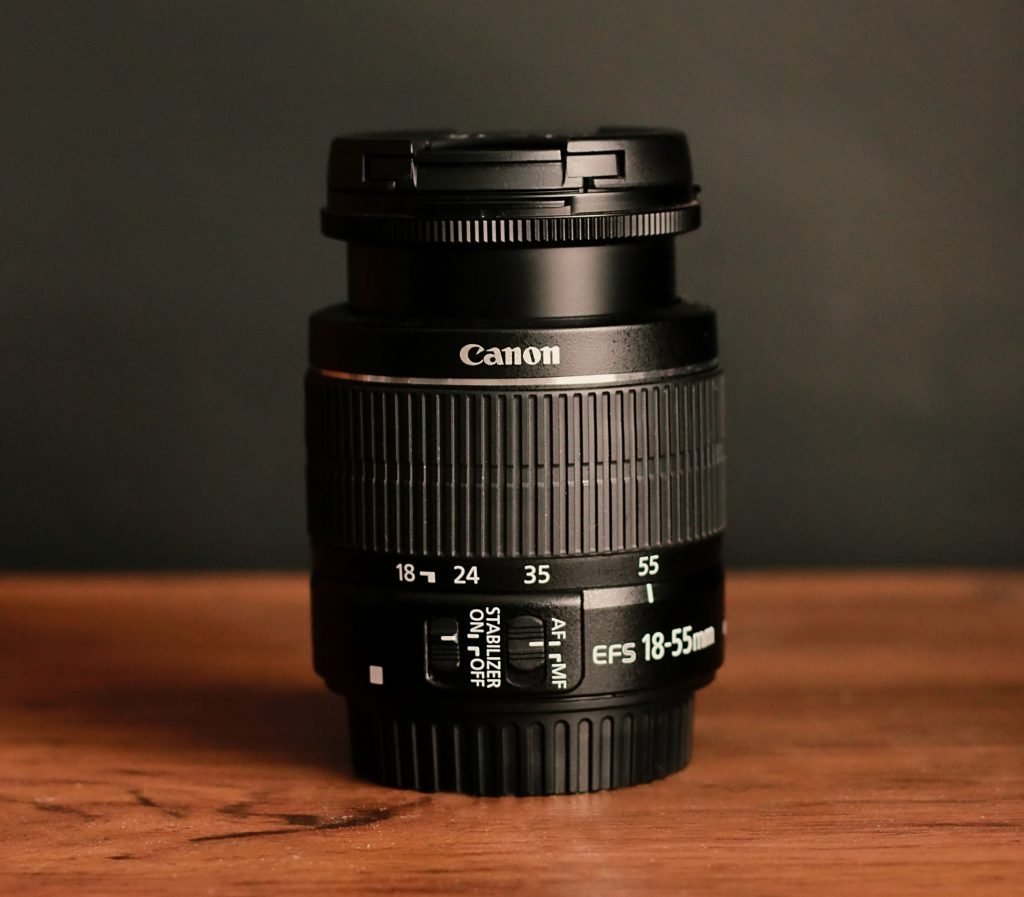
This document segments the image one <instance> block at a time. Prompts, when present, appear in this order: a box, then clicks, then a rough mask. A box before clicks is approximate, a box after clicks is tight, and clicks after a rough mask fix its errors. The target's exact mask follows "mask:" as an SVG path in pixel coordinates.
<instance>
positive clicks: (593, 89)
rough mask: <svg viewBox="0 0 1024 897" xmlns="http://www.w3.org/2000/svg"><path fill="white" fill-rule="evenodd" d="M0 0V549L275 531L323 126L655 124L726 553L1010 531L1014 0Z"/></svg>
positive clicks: (9, 560) (328, 278) (83, 547)
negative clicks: (679, 235) (664, 152)
mask: <svg viewBox="0 0 1024 897" xmlns="http://www.w3.org/2000/svg"><path fill="white" fill-rule="evenodd" d="M15 6H16V5H15V4H5V5H4V7H3V12H2V13H0V113H2V118H0V165H2V171H0V376H2V380H0V488H2V493H0V566H7V567H37V568H38V567H53V568H102V567H112V568H117V567H154V566H155V567H179V566H258V567H268V566H274V567H276V566H300V565H303V564H304V563H305V560H306V552H305V537H304V531H303V529H304V520H303V489H302V439H301V378H302V372H303V364H304V353H305V346H304V340H305V319H306V316H307V314H308V313H309V312H310V311H311V310H313V309H314V308H316V307H318V306H321V305H325V304H328V303H330V302H333V301H337V300H338V299H340V297H341V290H342V285H343V282H344V281H343V271H344V268H343V265H344V262H343V249H342V247H341V246H340V245H339V244H334V243H331V242H329V241H327V240H326V239H323V238H321V237H320V236H318V223H317V209H318V206H319V204H320V202H321V199H322V191H323V181H324V174H323V172H324V164H325V160H326V152H327V146H328V141H329V138H330V137H331V136H332V135H333V134H335V133H338V132H344V131H350V130H365V129H374V128H398V127H409V126H423V127H427V126H431V125H438V124H441V125H452V126H455V127H458V128H466V129H486V128H500V127H514V128H530V127H537V126H540V127H545V128H547V127H554V128H565V127H587V126H590V125H592V124H594V123H600V122H612V123H634V124H664V125H669V126H675V127H682V128H684V129H686V130H687V131H688V132H689V134H690V138H691V143H692V149H693V155H694V160H695V167H696V172H697V176H698V177H697V179H698V181H699V182H700V183H701V185H702V186H703V188H704V193H703V197H704V202H705V222H706V223H705V226H704V227H703V229H702V230H700V231H698V232H697V233H696V234H694V235H691V236H688V237H686V238H684V240H683V241H682V243H683V245H682V247H681V266H680V272H681V274H680V279H681V286H682V288H683V289H684V290H685V291H686V292H687V293H689V294H690V295H691V296H693V297H694V298H698V299H700V300H703V301H707V302H710V303H712V304H713V305H715V306H716V307H717V309H718V311H719V313H720V324H721V334H722V350H723V356H724V359H725V362H726V364H727V368H728V372H729V401H730V406H729V412H730V439H729V458H730V464H731V467H730V515H731V521H730V526H731V531H730V536H729V543H728V544H729V557H730V560H731V561H732V562H733V563H735V564H877V563H885V564H890V563H900V564H902V563H907V564H917V563H928V564H965V563H966V564H971V563H978V564H992V563H995V564H1002V563H1020V562H1022V561H1024V533H1022V529H1024V527H1022V521H1024V477H1022V465H1021V457H1020V456H1021V449H1022V438H1021V437H1022V432H1024V411H1022V397H1024V358H1022V355H1024V353H1022V348H1021V347H1022V343H1024V315H1022V311H1021V299H1022V296H1021V283H1022V274H1024V241H1022V237H1024V228H1022V220H1024V211H1022V210H1024V189H1022V185H1024V178H1022V165H1024V108H1022V106H1024V104H1022V85H1024V13H1022V10H1024V5H1022V4H1019V3H992V2H974V3H970V4H966V3H962V2H934V3H914V4H896V3H890V2H883V3H846V4H837V3H796V4H794V3H778V2H771V3H750V2H742V3H713V4H711V3H708V4H703V3H702V4H693V5H690V4H685V3H679V2H630V3H613V2H595V0H589V2H552V0H546V2H530V3H523V2H511V0H509V2H504V3H497V2H479V0H477V2H464V3H455V2H437V0H431V2H422V3H420V2H408V3H392V2H379V0H377V2H372V3H370V2H367V3H355V2H351V3H296V2H288V3H284V2H282V3H276V4H275V3H241V2H238V3H216V2H204V3H197V4H192V5H187V4H184V3H180V2H173V3H172V2H166V3H162V4H145V3H120V4H113V3H109V2H104V3H100V4H84V3H51V4H44V3H23V4H20V7H21V8H20V9H18V8H15Z"/></svg>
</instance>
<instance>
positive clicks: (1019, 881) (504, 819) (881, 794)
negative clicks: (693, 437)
mask: <svg viewBox="0 0 1024 897" xmlns="http://www.w3.org/2000/svg"><path fill="white" fill-rule="evenodd" d="M728 602H729V645H728V650H727V659H726V664H725V667H724V668H723V670H722V672H721V674H720V676H719V678H718V680H717V681H716V682H715V683H714V684H712V685H711V686H710V687H709V688H708V689H706V690H705V691H703V692H701V693H700V695H699V697H698V702H697V715H696V745H695V753H694V760H693V763H692V764H691V766H690V768H689V769H687V770H686V771H684V772H683V773H681V774H679V775H676V776H673V777H671V778H669V779H667V780H664V781H662V782H659V783H656V784H653V785H645V786H641V787H638V788H631V789H626V790H623V791H616V792H606V793H601V794H594V795H581V796H575V797H550V798H525V799H511V798H498V799H494V798H491V799H486V798H485V799H479V798H467V797H462V796H456V795H420V794H416V793H412V792H406V791H394V790H388V789H384V788H379V787H375V786H372V785H367V784H364V783H362V782H360V781H357V780H355V779H353V777H352V774H351V766H350V763H349V759H348V753H347V748H346V743H345V738H346V736H345V727H344V723H343V714H342V703H341V699H339V698H337V697H335V696H333V695H330V694H329V693H327V692H326V691H325V690H324V688H323V687H322V686H321V684H320V682H319V680H317V679H316V678H315V677H314V675H313V673H312V670H311V664H310V645H309V633H308V619H307V596H306V583H305V578H304V577H303V576H300V575H294V574H288V575H258V576H257V575H243V576H239V575H226V576H210V575H205V576H115V577H110V576H106V577H93V576H69V577H24V576H7V577H0V894H4V895H7V894H16V895H31V894H42V893H67V894H75V895H92V894H103V895H118V894H147V895H158V894H165V893H184V894H195V895H198V894H275V895H290V894H305V893H325V889H326V892H328V893H341V894H359V893H371V894H393V893H400V894H456V895H457V894H488V893H501V892H508V893H515V894H534V893H536V894H542V893H543V894H556V895H564V897H568V895H575V894H580V895H587V897H592V895H603V894H614V895H633V894H637V895H641V894H642V895H650V894H673V895H675V894H719V893H721V894H730V895H745V894H752V895H753V894H756V895H759V897H760V895H771V894H809V895H810V894H813V895H825V897H832V895H836V894H847V893H849V894H857V895H863V894H877V893H885V894H929V895H931V894H957V895H987V894H1008V895H1009V894H1015V895H1021V894H1024V575H1021V574H1013V573H983V572H975V573H957V572H951V573H931V574H930V573H914V574H909V573H908V574H895V573H875V574H833V573H820V574H818V573H807V574H734V575H733V576H732V577H731V579H730V581H729V586H728Z"/></svg>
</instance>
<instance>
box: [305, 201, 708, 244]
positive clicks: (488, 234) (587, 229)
mask: <svg viewBox="0 0 1024 897" xmlns="http://www.w3.org/2000/svg"><path fill="white" fill-rule="evenodd" d="M322 220H323V230H324V233H325V234H327V235H328V236H331V237H336V238H338V239H341V240H352V239H360V240H367V241H370V242H387V243H441V244H446V243H451V244H456V245H465V244H497V245H527V246H529V245H535V244H544V243H555V244H557V243H607V242H608V241H610V240H635V239H638V238H641V237H661V236H666V235H668V234H679V233H683V232H684V231H688V230H693V229H694V228H695V227H697V226H698V225H699V224H700V207H699V206H698V205H697V204H696V203H692V204H690V205H687V206H683V207H681V208H676V209H657V210H652V211H647V212H618V213H614V214H612V213H609V214H603V215H572V216H554V217H550V218H516V217H510V218H509V217H502V218H413V217H404V218H399V217H387V216H384V215H376V216H374V215H365V216H353V217H344V216H341V215H333V214H331V213H329V212H324V214H323V219H322Z"/></svg>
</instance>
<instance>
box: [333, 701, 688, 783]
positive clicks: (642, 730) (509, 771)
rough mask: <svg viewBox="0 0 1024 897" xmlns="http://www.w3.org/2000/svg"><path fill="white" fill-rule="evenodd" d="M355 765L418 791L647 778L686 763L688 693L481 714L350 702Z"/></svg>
mask: <svg viewBox="0 0 1024 897" xmlns="http://www.w3.org/2000/svg"><path fill="white" fill-rule="evenodd" d="M349 714H350V721H351V730H352V738H353V760H354V763H355V767H356V771H357V772H358V773H359V774H360V775H362V776H364V777H366V778H368V779H372V780H373V781H376V782H380V783H381V784H383V785H391V786H393V787H398V788H414V789H417V790H419V791H457V792H461V793H463V794H474V795H489V796H500V795H513V794H514V795H521V796H525V795H540V794H544V795H547V794H575V793H579V792H587V791H603V790H607V789H610V788H624V787H626V786H628V785H639V784H642V783H644V782H651V781H654V780H655V779H660V778H664V777H665V776H667V775H669V774H671V773H673V772H676V771H678V770H680V769H682V768H683V767H684V766H686V764H687V763H688V762H689V760H690V755H691V751H692V743H693V694H692V693H689V694H687V695H685V696H683V697H675V698H670V699H666V700H662V701H650V702H643V701H641V702H638V703H636V704H633V705H631V706H629V707H628V708H617V709H611V710H606V711H600V712H576V713H572V712H567V713H560V714H515V715H502V714H501V713H500V712H498V713H495V714H492V715H491V717H489V718H488V719H487V720H486V721H484V720H472V719H467V718H463V717H460V718H459V719H457V720H456V719H443V720H438V719H423V718H417V717H414V716H410V715H405V714H403V715H399V716H395V715H393V714H391V713H389V712H388V711H387V710H385V709H383V708H379V707H376V706H366V705H359V706H355V705H351V706H350V708H349Z"/></svg>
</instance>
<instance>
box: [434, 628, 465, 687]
mask: <svg viewBox="0 0 1024 897" xmlns="http://www.w3.org/2000/svg"><path fill="white" fill-rule="evenodd" d="M460 653H461V652H460V650H459V621H458V620H453V619H452V618H451V617H434V618H433V619H431V620H429V621H428V622H427V672H428V674H429V676H430V678H431V679H434V680H436V681H438V682H442V683H450V682H453V681H455V679H456V676H457V674H458V671H459V662H460V660H461V657H460Z"/></svg>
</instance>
